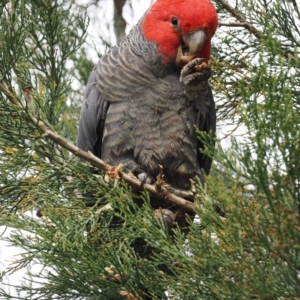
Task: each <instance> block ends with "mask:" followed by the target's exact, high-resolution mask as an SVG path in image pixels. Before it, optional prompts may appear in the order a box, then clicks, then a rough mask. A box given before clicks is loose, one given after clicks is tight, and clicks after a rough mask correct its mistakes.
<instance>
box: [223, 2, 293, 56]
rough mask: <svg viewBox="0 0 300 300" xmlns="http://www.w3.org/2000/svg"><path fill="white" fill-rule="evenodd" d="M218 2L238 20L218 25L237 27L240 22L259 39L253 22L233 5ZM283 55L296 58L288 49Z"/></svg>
mask: <svg viewBox="0 0 300 300" xmlns="http://www.w3.org/2000/svg"><path fill="white" fill-rule="evenodd" d="M218 2H219V3H221V4H222V5H223V7H224V8H225V9H226V10H227V11H228V12H230V13H231V14H232V15H233V16H234V17H235V18H236V19H237V20H238V21H240V23H233V24H232V25H230V23H229V24H225V23H221V24H220V26H233V27H237V26H239V25H238V24H240V26H241V27H244V28H246V29H247V30H248V31H249V32H250V33H252V34H253V35H254V36H255V37H256V38H257V39H258V40H261V34H260V32H259V30H258V29H257V28H256V27H255V26H254V25H253V24H251V23H249V22H247V20H246V19H245V17H244V16H243V15H242V14H241V13H240V12H238V11H237V10H236V9H235V8H234V7H232V6H231V5H230V4H229V3H228V2H227V1H226V0H218ZM293 4H294V7H295V9H296V11H297V9H298V6H297V4H296V2H295V1H293ZM298 11H299V10H298ZM283 51H284V50H283ZM283 55H284V57H286V58H287V59H290V60H295V59H296V57H295V56H294V55H293V53H291V52H289V51H284V53H283Z"/></svg>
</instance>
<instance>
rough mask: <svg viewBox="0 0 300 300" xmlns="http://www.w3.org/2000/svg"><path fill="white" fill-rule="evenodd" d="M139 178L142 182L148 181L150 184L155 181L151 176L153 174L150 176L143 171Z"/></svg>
mask: <svg viewBox="0 0 300 300" xmlns="http://www.w3.org/2000/svg"><path fill="white" fill-rule="evenodd" d="M137 177H138V179H139V180H140V181H141V183H142V184H144V183H148V184H151V183H153V182H154V179H153V178H151V176H149V175H148V174H147V173H145V172H143V173H140V174H138V176H137Z"/></svg>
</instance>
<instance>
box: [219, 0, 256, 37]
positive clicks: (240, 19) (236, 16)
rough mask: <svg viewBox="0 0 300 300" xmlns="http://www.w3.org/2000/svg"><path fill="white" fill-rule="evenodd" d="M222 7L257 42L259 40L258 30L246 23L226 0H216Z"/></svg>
mask: <svg viewBox="0 0 300 300" xmlns="http://www.w3.org/2000/svg"><path fill="white" fill-rule="evenodd" d="M218 1H219V2H220V3H221V4H222V5H223V7H224V8H225V9H226V10H227V11H229V12H230V13H231V14H232V15H233V16H234V17H235V18H236V19H237V20H239V21H240V22H241V23H242V24H243V27H245V28H246V29H247V30H248V31H249V32H251V33H252V34H253V35H254V36H255V37H256V38H258V39H259V40H260V39H261V35H260V33H259V31H258V29H257V28H256V27H255V26H254V25H253V24H251V23H249V22H247V20H246V19H245V18H244V16H243V15H242V14H241V13H239V12H238V11H237V10H236V9H235V8H234V7H232V6H231V5H230V4H229V3H228V2H227V1H226V0H218Z"/></svg>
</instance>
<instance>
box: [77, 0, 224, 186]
mask: <svg viewBox="0 0 300 300" xmlns="http://www.w3.org/2000/svg"><path fill="white" fill-rule="evenodd" d="M217 26H218V16H217V11H216V9H215V7H214V5H213V4H212V2H211V1H210V0H157V1H156V2H154V3H153V4H152V6H151V7H150V8H149V9H148V11H146V13H145V14H144V16H143V17H142V18H141V19H140V20H139V21H138V23H137V24H136V26H134V27H133V29H132V30H131V32H130V33H129V35H128V36H127V37H126V38H125V39H124V40H123V41H122V42H121V43H119V44H118V45H116V46H114V47H113V48H112V49H110V50H109V51H108V52H107V53H106V54H104V55H103V56H102V57H101V58H100V60H99V62H98V63H97V64H96V65H95V67H94V69H93V71H92V73H91V75H90V77H89V79H88V83H87V86H86V89H85V92H84V101H83V104H82V108H81V115H80V121H79V127H78V137H77V145H78V147H79V148H81V149H83V150H85V151H90V152H92V153H93V154H94V155H96V156H97V157H99V158H101V159H102V160H103V161H105V162H106V163H107V164H109V165H111V166H118V165H122V166H123V171H124V172H127V173H132V174H134V175H135V176H137V177H138V178H139V179H140V180H141V182H147V183H153V182H154V181H155V178H156V177H157V176H158V174H159V165H160V166H162V168H163V173H164V180H165V182H166V183H167V184H169V185H170V186H172V187H174V188H178V189H183V190H188V189H190V186H191V183H190V179H199V180H200V181H201V182H202V183H204V174H203V172H204V173H205V174H209V171H210V169H211V165H212V158H211V157H209V156H207V155H205V154H203V153H201V151H200V150H199V149H201V148H203V147H204V146H203V143H202V142H201V141H199V140H198V139H197V134H196V129H195V128H196V127H197V128H198V129H199V130H200V131H203V132H207V133H210V132H211V133H212V134H214V133H215V131H216V110H215V103H214V98H213V94H212V90H211V87H210V85H209V83H208V80H209V78H210V76H211V68H210V60H209V59H210V53H211V39H212V37H213V35H214V34H215V31H216V29H217Z"/></svg>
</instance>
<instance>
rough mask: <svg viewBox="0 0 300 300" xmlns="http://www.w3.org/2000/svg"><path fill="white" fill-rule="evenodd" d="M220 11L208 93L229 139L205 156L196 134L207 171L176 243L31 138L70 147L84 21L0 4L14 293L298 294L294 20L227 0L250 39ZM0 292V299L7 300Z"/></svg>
mask: <svg viewBox="0 0 300 300" xmlns="http://www.w3.org/2000/svg"><path fill="white" fill-rule="evenodd" d="M222 2H223V3H224V1H221V0H216V1H215V3H216V6H217V7H218V10H219V16H220V24H221V25H220V28H219V33H218V39H217V40H215V43H214V49H213V54H214V58H213V69H214V76H213V78H212V85H213V90H214V93H215V95H216V99H217V100H218V103H217V104H218V114H219V119H220V120H221V121H228V122H232V123H234V124H235V125H238V124H240V126H241V128H242V130H243V136H242V137H241V138H239V139H236V138H234V137H232V140H231V143H230V147H227V148H229V149H227V150H224V149H222V147H221V145H220V142H219V141H217V146H216V149H215V150H213V149H212V147H211V146H210V143H209V137H208V136H205V135H203V134H201V133H199V137H200V138H201V139H202V140H203V141H207V145H206V147H205V149H204V150H203V151H205V152H206V153H210V154H212V153H214V158H215V164H214V167H213V170H212V172H211V175H210V176H208V177H207V182H206V186H205V188H202V187H200V186H196V189H197V194H198V197H197V203H198V204H199V205H200V206H199V207H200V208H199V210H198V211H197V214H198V215H199V217H200V219H201V223H200V224H199V222H195V223H192V222H191V224H189V233H188V234H187V235H186V234H184V233H183V232H182V231H181V230H180V228H177V227H176V226H175V227H174V229H173V230H172V232H169V231H168V228H167V226H166V224H165V223H164V222H162V221H161V220H160V219H159V218H156V217H155V216H154V214H153V212H152V209H151V206H150V195H149V194H148V193H146V192H141V193H139V194H138V195H137V193H136V192H135V193H133V192H132V189H131V188H130V187H128V185H126V184H125V183H124V182H122V181H118V180H115V181H114V180H110V181H109V182H107V178H106V176H104V172H100V175H95V174H91V168H90V166H89V164H88V163H85V162H82V161H80V160H78V159H77V158H75V157H74V156H71V155H70V154H69V153H68V152H67V151H66V150H64V149H63V148H62V147H60V146H58V145H57V143H55V142H54V141H52V140H50V139H48V137H47V135H43V134H42V133H41V131H40V128H39V126H38V121H40V122H42V123H43V124H44V125H45V126H46V127H47V128H49V129H51V130H53V131H56V132H58V133H59V134H60V135H62V136H64V137H66V138H67V139H69V140H71V141H73V142H74V141H75V138H76V124H77V122H78V114H79V109H80V103H79V99H80V98H81V95H80V89H79V88H77V89H76V90H72V88H71V85H70V84H71V79H72V78H71V76H70V74H72V75H74V77H76V78H77V79H78V81H79V82H80V83H82V84H83V83H84V82H86V80H87V77H88V75H89V72H90V70H91V68H92V64H91V62H89V61H88V60H87V59H86V57H85V52H84V51H83V50H80V49H81V48H80V47H81V46H82V43H83V42H84V39H85V35H86V25H87V21H86V17H85V15H84V13H83V12H82V11H78V10H76V9H75V8H76V7H75V6H73V5H70V4H68V3H69V2H67V1H53V0H43V1H34V0H29V1H26V3H25V2H24V1H18V0H15V1H11V5H8V3H4V4H3V3H2V4H0V11H2V13H1V16H0V90H1V93H0V153H1V159H0V206H1V209H0V224H3V225H5V226H8V227H9V228H13V229H14V230H13V232H12V234H11V235H10V236H8V237H1V239H2V240H6V241H9V242H10V243H11V244H12V245H14V246H17V247H20V248H21V249H22V250H21V251H22V254H21V255H20V256H18V257H17V258H16V259H15V260H14V261H13V262H12V265H11V267H10V268H9V269H7V270H4V273H5V274H10V273H11V272H14V271H17V270H18V269H20V268H25V267H26V266H29V267H30V268H31V267H32V266H33V265H37V266H40V269H39V272H31V271H30V269H29V275H30V276H29V277H28V281H27V282H26V283H25V284H22V285H21V284H20V286H18V288H19V290H20V291H26V293H27V296H26V299H55V298H59V299H167V296H166V294H165V291H168V295H169V296H168V297H169V299H297V298H298V297H300V288H299V287H300V282H299V281H300V276H299V275H300V273H299V272H300V265H299V255H300V246H299V245H300V233H299V232H300V217H299V216H300V199H299V178H300V171H299V160H300V154H299V153H300V152H299V150H298V147H299V140H300V136H299V132H300V130H299V124H300V115H299V99H300V98H299V91H300V81H299V78H300V76H299V75H300V74H299V72H300V62H299V58H298V53H297V51H298V48H299V43H300V37H299V30H298V27H297V26H298V24H299V21H300V14H299V10H298V8H297V3H296V2H295V1H285V2H283V1H279V0H273V1H269V2H267V1H264V0H256V1H249V0H248V1H244V0H239V1H236V7H234V9H235V11H239V12H240V13H241V14H242V15H243V16H244V18H245V19H246V20H247V21H248V22H249V24H250V23H251V24H252V25H254V26H255V27H257V29H258V30H259V31H258V33H259V34H258V35H257V34H256V35H253V33H250V32H249V31H248V29H247V28H244V27H243V26H244V25H243V26H236V24H235V25H232V24H230V22H231V21H232V20H233V19H232V15H230V13H229V12H228V10H226V9H225V8H224V5H223V4H222ZM234 22H236V21H234ZM223 29H224V30H223ZM68 62H72V63H73V65H74V70H70V69H68V68H67V65H66V64H67V63H68ZM7 91H8V92H7ZM17 104H18V105H17ZM36 210H38V214H39V215H41V216H42V217H41V218H37V217H35V216H32V214H29V213H28V212H29V211H31V212H34V214H35V213H36ZM5 274H4V275H5ZM4 287H5V284H3V287H0V298H1V299H10V298H13V299H17V297H16V296H11V295H9V294H8V292H7V289H4ZM37 287H38V288H37ZM147 297H148V298H147ZM20 299H23V298H22V297H21V298H20Z"/></svg>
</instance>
